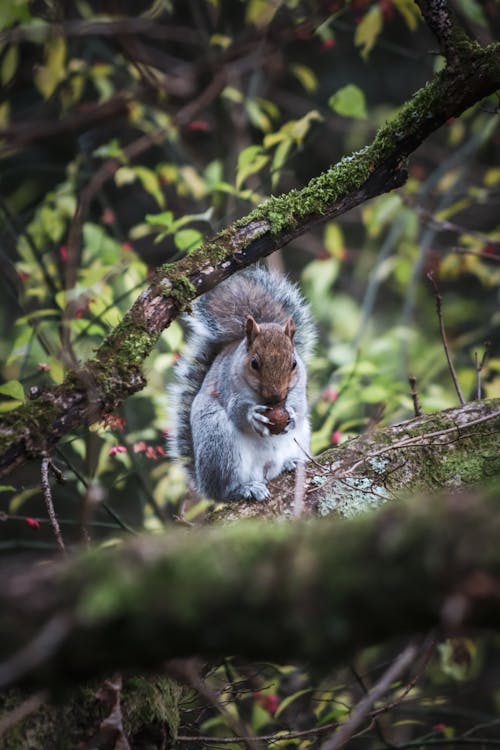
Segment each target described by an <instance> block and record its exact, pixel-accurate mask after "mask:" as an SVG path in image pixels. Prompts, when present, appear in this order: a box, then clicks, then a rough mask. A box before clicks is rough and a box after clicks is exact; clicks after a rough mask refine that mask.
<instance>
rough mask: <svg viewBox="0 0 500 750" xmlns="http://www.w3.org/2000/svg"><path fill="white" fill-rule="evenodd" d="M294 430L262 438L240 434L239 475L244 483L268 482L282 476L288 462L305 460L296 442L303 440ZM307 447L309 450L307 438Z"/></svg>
mask: <svg viewBox="0 0 500 750" xmlns="http://www.w3.org/2000/svg"><path fill="white" fill-rule="evenodd" d="M298 433H299V430H297V429H294V430H291V431H290V432H287V433H286V434H281V435H273V436H271V437H260V436H259V435H255V436H254V435H248V434H244V433H241V432H240V433H239V435H238V442H237V445H238V452H239V454H240V459H241V460H240V464H239V469H240V470H239V474H240V479H241V481H242V483H246V482H266V481H268V480H269V479H273V478H274V477H276V476H278V474H281V472H282V471H283V468H284V465H285V463H286V462H287V461H290V460H293V459H294V458H304V454H303V453H302V451H301V449H300V448H299V446H298V445H297V443H296V442H295V440H294V438H297V440H298V442H299V443H300V444H303V443H302V440H301V438H300V435H299V434H298ZM305 439H306V445H305V447H306V448H307V447H308V446H307V439H308V438H307V437H306V438H305Z"/></svg>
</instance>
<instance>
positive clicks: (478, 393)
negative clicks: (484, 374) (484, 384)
mask: <svg viewBox="0 0 500 750" xmlns="http://www.w3.org/2000/svg"><path fill="white" fill-rule="evenodd" d="M490 348H491V341H485V342H484V352H483V356H482V357H481V360H479V358H478V354H477V352H474V366H475V368H476V398H477V399H478V400H479V399H480V398H482V396H483V394H482V388H481V371H482V369H483V367H484V365H485V364H486V360H487V358H488V355H489V353H490Z"/></svg>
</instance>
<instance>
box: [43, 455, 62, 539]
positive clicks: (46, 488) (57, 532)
mask: <svg viewBox="0 0 500 750" xmlns="http://www.w3.org/2000/svg"><path fill="white" fill-rule="evenodd" d="M49 467H50V468H52V471H53V472H54V473H55V474H56V476H58V474H57V472H58V470H57V469H56V468H55V467H53V466H52V461H51V460H50V458H49V457H48V456H44V457H43V458H42V466H41V473H42V490H43V497H44V500H45V506H46V508H47V513H48V515H49V519H50V523H51V525H52V530H53V532H54V536H55V538H56V541H57V544H58V546H59V549H60V550H61V552H63V553H65V552H66V547H65V546H64V541H63V538H62V534H61V527H60V526H59V522H58V520H57V516H56V511H55V508H54V503H53V500H52V490H51V489H50V482H49Z"/></svg>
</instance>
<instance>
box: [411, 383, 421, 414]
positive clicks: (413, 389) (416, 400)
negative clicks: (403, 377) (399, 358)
mask: <svg viewBox="0 0 500 750" xmlns="http://www.w3.org/2000/svg"><path fill="white" fill-rule="evenodd" d="M408 381H409V383H410V388H411V391H410V396H411V398H412V401H413V411H414V413H415V416H416V417H421V416H422V407H421V406H420V401H419V398H418V391H417V378H416V377H415V376H414V375H410V377H409V378H408Z"/></svg>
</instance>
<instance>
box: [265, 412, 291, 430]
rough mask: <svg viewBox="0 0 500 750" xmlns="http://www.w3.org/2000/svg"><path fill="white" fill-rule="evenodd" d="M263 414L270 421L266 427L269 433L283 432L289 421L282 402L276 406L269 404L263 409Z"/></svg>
mask: <svg viewBox="0 0 500 750" xmlns="http://www.w3.org/2000/svg"><path fill="white" fill-rule="evenodd" d="M265 416H266V417H267V418H268V419H269V422H270V424H268V425H267V427H268V429H269V432H270V433H271V435H279V434H280V432H283V430H284V429H285V427H286V426H287V424H288V423H289V421H290V415H289V413H288V412H287V410H286V407H285V406H283V405H282V404H281V405H280V404H279V405H278V406H269V407H268V408H267V410H266V411H265Z"/></svg>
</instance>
